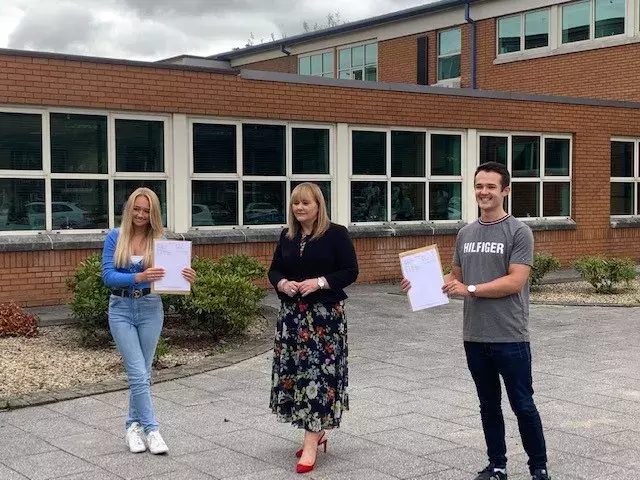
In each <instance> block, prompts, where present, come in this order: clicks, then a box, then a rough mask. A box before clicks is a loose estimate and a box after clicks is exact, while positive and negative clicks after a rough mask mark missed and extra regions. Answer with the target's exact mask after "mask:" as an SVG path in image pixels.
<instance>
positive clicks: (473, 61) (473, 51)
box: [464, 0, 476, 89]
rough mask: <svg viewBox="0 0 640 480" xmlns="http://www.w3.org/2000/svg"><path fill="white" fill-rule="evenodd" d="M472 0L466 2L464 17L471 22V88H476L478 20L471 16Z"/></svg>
mask: <svg viewBox="0 0 640 480" xmlns="http://www.w3.org/2000/svg"><path fill="white" fill-rule="evenodd" d="M470 3H471V0H467V2H466V3H465V4H464V19H465V20H466V21H467V23H469V24H471V33H470V34H469V35H470V37H471V88H473V89H475V88H476V22H475V21H473V20H472V19H471V17H470V16H469V4H470Z"/></svg>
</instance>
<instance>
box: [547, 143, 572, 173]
mask: <svg viewBox="0 0 640 480" xmlns="http://www.w3.org/2000/svg"><path fill="white" fill-rule="evenodd" d="M544 148H545V154H544V174H545V175H549V176H553V175H559V176H568V175H569V157H570V154H569V139H568V138H545V140H544Z"/></svg>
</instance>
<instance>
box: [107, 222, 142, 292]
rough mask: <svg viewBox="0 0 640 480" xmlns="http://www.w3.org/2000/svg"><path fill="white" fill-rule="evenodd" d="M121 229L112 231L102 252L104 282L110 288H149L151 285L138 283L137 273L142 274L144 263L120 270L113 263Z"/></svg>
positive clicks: (130, 263) (132, 264)
mask: <svg viewBox="0 0 640 480" xmlns="http://www.w3.org/2000/svg"><path fill="white" fill-rule="evenodd" d="M118 235H120V230H119V229H117V228H116V229H114V230H111V231H110V232H109V233H108V234H107V238H105V240H104V249H103V250H102V281H103V282H104V284H105V285H106V286H107V287H109V288H132V287H135V288H139V289H142V288H149V287H150V286H151V283H149V282H144V283H136V280H135V278H136V273H139V272H142V271H143V270H144V266H143V265H142V262H140V263H135V264H134V263H132V262H131V261H129V265H127V266H126V267H124V268H118V267H116V266H115V265H114V263H113V255H114V254H115V252H116V245H117V244H118Z"/></svg>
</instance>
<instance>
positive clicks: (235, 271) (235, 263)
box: [207, 253, 267, 281]
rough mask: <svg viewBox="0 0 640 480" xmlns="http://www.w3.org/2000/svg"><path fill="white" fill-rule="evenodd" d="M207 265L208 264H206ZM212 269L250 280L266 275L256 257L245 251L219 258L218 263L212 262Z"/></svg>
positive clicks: (222, 273) (264, 269)
mask: <svg viewBox="0 0 640 480" xmlns="http://www.w3.org/2000/svg"><path fill="white" fill-rule="evenodd" d="M207 266H209V264H207ZM211 267H212V271H213V272H214V273H218V274H220V275H238V276H239V277H241V278H246V279H247V280H250V281H255V280H259V279H263V278H264V277H265V276H266V275H267V269H266V268H264V265H262V264H261V263H260V262H259V261H258V259H256V258H254V257H251V256H249V255H247V254H246V253H234V254H231V255H225V256H224V257H221V258H220V261H219V262H218V263H212V265H211Z"/></svg>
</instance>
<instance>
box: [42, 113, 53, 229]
mask: <svg viewBox="0 0 640 480" xmlns="http://www.w3.org/2000/svg"><path fill="white" fill-rule="evenodd" d="M42 170H43V171H44V177H45V182H44V197H45V200H44V204H45V216H44V218H45V223H44V228H45V230H47V231H51V230H52V229H53V213H52V211H51V202H52V193H51V122H50V117H49V113H48V112H44V113H43V114H42Z"/></svg>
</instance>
